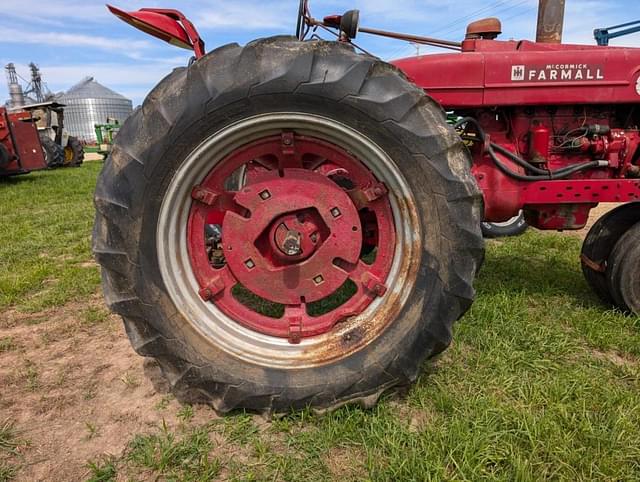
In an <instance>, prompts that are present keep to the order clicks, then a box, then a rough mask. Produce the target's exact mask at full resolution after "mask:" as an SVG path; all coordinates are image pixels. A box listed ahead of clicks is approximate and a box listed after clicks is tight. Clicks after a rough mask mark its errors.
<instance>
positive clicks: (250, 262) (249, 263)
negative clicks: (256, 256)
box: [244, 259, 256, 269]
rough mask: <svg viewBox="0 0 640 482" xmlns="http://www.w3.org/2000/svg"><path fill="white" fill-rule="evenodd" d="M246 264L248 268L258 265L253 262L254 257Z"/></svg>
mask: <svg viewBox="0 0 640 482" xmlns="http://www.w3.org/2000/svg"><path fill="white" fill-rule="evenodd" d="M244 265H245V266H246V267H247V268H248V269H253V268H255V267H256V264H255V263H254V262H253V260H252V259H248V260H246V261H245V262H244Z"/></svg>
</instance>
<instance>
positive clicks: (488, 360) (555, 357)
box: [0, 163, 640, 481]
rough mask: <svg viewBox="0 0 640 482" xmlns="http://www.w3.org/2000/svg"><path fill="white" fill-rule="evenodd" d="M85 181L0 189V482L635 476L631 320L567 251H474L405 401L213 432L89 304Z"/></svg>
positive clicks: (76, 173)
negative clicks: (450, 340)
mask: <svg viewBox="0 0 640 482" xmlns="http://www.w3.org/2000/svg"><path fill="white" fill-rule="evenodd" d="M99 167H100V165H99V163H89V164H86V165H85V166H83V167H82V168H80V169H73V170H59V171H51V172H43V173H37V174H32V175H29V176H26V177H22V178H15V179H9V180H4V181H0V225H1V226H2V229H1V230H0V330H1V331H0V386H2V393H0V481H5V480H10V479H11V478H15V480H32V479H34V478H36V476H37V474H43V473H44V474H47V475H48V476H50V477H51V480H83V479H84V480H94V481H109V480H158V479H159V480H189V481H196V480H202V481H204V480H215V479H222V480H292V481H294V480H295V481H299V480H318V481H320V480H323V481H324V480H341V481H345V480H380V481H386V480H520V481H526V480H571V481H574V480H611V481H617V480H639V479H640V362H639V360H640V320H639V319H637V318H633V317H628V316H623V315H621V314H619V313H616V312H614V311H608V310H607V309H606V308H605V307H603V306H601V305H600V304H599V303H598V301H597V300H596V299H595V297H594V296H593V295H592V294H591V292H590V291H589V289H588V287H587V285H586V283H585V282H584V280H583V279H582V275H581V273H580V270H579V263H578V261H577V260H578V253H579V248H580V239H578V237H575V236H569V235H558V234H546V233H545V234H543V233H538V232H530V233H528V234H526V235H525V236H523V237H520V238H517V239H510V240H505V241H497V242H490V243H489V244H488V252H487V260H486V264H485V266H484V269H483V271H482V273H481V275H480V277H479V279H478V281H477V289H478V299H477V302H476V303H475V305H474V306H473V308H472V310H471V311H470V312H469V313H468V314H467V315H466V316H465V317H464V319H463V320H461V322H460V323H459V324H458V327H457V330H456V336H455V342H454V345H453V346H452V348H451V349H450V350H449V351H448V352H446V354H445V355H444V356H442V357H441V358H440V359H439V360H437V361H436V362H432V363H428V364H426V365H425V367H424V372H423V374H422V376H421V377H420V380H419V381H418V383H417V384H416V385H415V386H414V387H412V388H411V389H410V390H409V391H408V393H406V394H403V395H388V396H386V397H385V398H384V399H383V401H382V402H381V403H380V404H379V405H378V406H377V407H376V408H375V409H373V410H364V409H360V408H357V407H348V408H342V409H340V410H338V411H336V412H334V413H332V414H329V415H326V416H321V417H320V416H315V415H313V414H312V413H310V412H301V413H295V414H291V415H290V416H287V417H284V418H282V419H277V420H272V421H265V420H262V419H261V418H259V417H257V416H254V415H251V414H245V413H236V414H233V415H232V416H228V417H224V418H218V417H217V416H215V414H214V413H213V412H212V411H211V410H209V409H207V408H205V407H190V406H181V405H179V404H178V403H177V402H176V401H175V400H174V399H173V398H172V397H171V396H170V395H169V394H167V393H163V392H162V391H158V390H156V389H155V388H154V386H152V385H151V383H150V382H149V381H148V378H149V377H148V373H147V367H146V366H145V369H144V373H143V368H142V364H141V362H138V358H137V357H135V356H134V355H133V354H131V353H130V352H131V350H130V349H129V348H128V345H127V344H126V341H125V340H124V334H123V333H122V329H121V328H120V326H119V324H118V322H117V320H116V319H115V317H112V316H108V315H107V314H106V312H105V310H104V307H103V306H102V305H101V302H100V297H99V296H98V295H96V293H97V292H98V290H99V274H98V268H97V266H96V265H95V264H94V263H93V262H92V261H91V255H90V249H89V239H90V231H91V224H92V218H93V207H92V204H91V191H92V186H93V184H94V182H95V177H96V175H97V173H98V171H99ZM60 313H63V314H64V316H62V315H60ZM34 330H36V332H37V336H38V338H37V342H36V343H35V345H34V346H33V347H32V340H33V338H29V337H30V336H33V332H34ZM92 339H99V340H104V343H102V344H96V346H95V347H93V346H92V347H91V349H86V350H83V345H84V344H87V343H90V341H91V340H92ZM52 352H55V354H56V357H57V358H53V357H52V358H46V359H45V358H43V357H46V356H49V355H48V354H50V353H52ZM116 358H117V359H118V360H121V359H125V358H126V359H127V360H130V361H127V363H126V364H125V363H124V362H123V363H120V364H118V363H117V362H116V361H115V359H116ZM67 359H68V360H70V362H69V363H66V365H65V362H64V360H67ZM45 360H46V361H45ZM51 360H63V363H62V364H61V365H56V366H58V368H57V369H56V370H53V369H49V368H48V367H49V364H50V363H52V361H51ZM106 362H110V363H111V364H112V365H114V366H111V365H108V366H109V368H106V369H104V368H103V369H101V370H106V373H109V375H108V376H106V377H103V378H100V380H104V384H96V385H95V386H93V385H91V384H92V383H93V382H92V380H96V379H97V378H99V377H100V376H102V375H96V373H98V374H101V373H103V371H100V370H98V369H99V368H100V367H101V366H103V365H104V364H105V363H106ZM67 365H68V366H69V367H74V368H73V369H71V368H69V370H66V369H65V366H67ZM104 366H107V365H104ZM65 370H66V371H65ZM74 370H75V371H74ZM60 373H62V374H63V375H64V374H66V375H64V376H63V375H61V374H60ZM65 376H66V378H65ZM92 387H93V388H92ZM56 390H57V391H56ZM52 393H53V394H57V393H60V397H66V398H64V399H63V400H62V401H60V400H59V399H58V398H55V397H57V395H55V397H54V396H53V395H51V394H52ZM50 404H54V405H53V408H51V406H50ZM100 404H104V405H100ZM105 407H107V408H105ZM107 409H108V410H110V411H111V412H113V414H112V415H110V416H109V417H110V418H109V417H103V416H102V412H105V411H108V410H107ZM25 414H26V415H25ZM4 419H6V420H7V421H6V422H4V423H3V420H4ZM43 425H44V426H46V427H47V434H46V435H45V434H44V433H43V430H42V429H41V427H42V426H43ZM55 427H60V430H62V431H63V432H64V433H63V443H60V442H58V443H50V442H49V441H50V440H51V437H54V436H55V433H54V434H53V435H52V434H51V433H50V432H51V431H53V432H55V431H56V428H55ZM56 440H58V439H56ZM60 445H63V446H65V445H68V446H69V447H73V450H64V448H65V447H62V448H60ZM79 457H80V458H79ZM45 478H48V477H45Z"/></svg>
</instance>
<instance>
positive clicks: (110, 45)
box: [2, 27, 151, 54]
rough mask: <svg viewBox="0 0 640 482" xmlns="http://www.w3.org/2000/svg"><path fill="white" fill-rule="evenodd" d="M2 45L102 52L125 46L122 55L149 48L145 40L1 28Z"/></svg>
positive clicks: (148, 43)
mask: <svg viewBox="0 0 640 482" xmlns="http://www.w3.org/2000/svg"><path fill="white" fill-rule="evenodd" d="M2 35H3V40H2V42H3V43H19V44H25V43H27V44H36V45H53V46H57V47H80V48H81V47H94V48H98V49H103V50H111V51H113V50H114V46H115V45H126V46H127V48H126V49H123V53H125V54H127V52H130V51H131V50H132V49H133V50H139V49H146V48H149V47H150V46H151V42H149V41H147V40H130V39H115V38H107V37H100V36H97V35H83V34H77V33H64V32H43V31H30V30H24V29H17V28H7V27H2Z"/></svg>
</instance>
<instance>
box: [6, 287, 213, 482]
mask: <svg viewBox="0 0 640 482" xmlns="http://www.w3.org/2000/svg"><path fill="white" fill-rule="evenodd" d="M0 320H1V321H0V323H1V324H2V326H3V333H2V337H3V339H5V340H10V342H6V346H7V349H5V350H2V351H0V386H2V391H0V420H1V419H9V420H11V421H13V422H14V424H15V427H16V428H17V429H18V430H19V431H20V434H21V437H22V438H24V439H26V440H28V441H29V448H28V449H27V450H26V451H25V453H24V457H23V461H22V462H19V467H18V472H17V474H16V480H65V481H72V480H83V479H85V478H86V477H87V475H88V474H89V471H88V469H87V467H86V464H87V461H88V460H91V459H95V458H97V457H99V456H101V455H102V454H105V453H109V454H114V455H119V454H120V453H122V451H123V450H124V448H125V447H126V445H127V443H128V442H129V441H130V439H131V438H132V437H133V436H134V435H135V434H136V433H140V432H146V431H149V430H151V429H152V427H155V426H158V425H159V424H161V423H162V421H163V420H166V422H167V423H168V424H169V425H172V424H175V423H177V421H176V416H175V414H176V413H177V412H178V411H179V410H180V405H179V404H178V402H177V401H176V400H175V399H174V398H173V397H172V396H171V395H169V394H168V393H167V392H166V391H163V390H162V387H163V386H165V387H166V385H164V384H163V383H162V378H161V376H160V373H159V369H158V368H157V367H156V365H155V364H154V363H152V362H149V361H146V362H145V360H144V359H143V358H141V357H140V356H138V355H137V354H135V353H134V351H133V350H132V349H131V346H130V344H129V341H128V340H127V338H126V336H125V334H124V330H123V328H122V324H121V321H120V319H119V318H118V317H116V316H113V315H110V314H108V312H107V310H106V308H105V307H104V306H103V304H102V300H101V297H99V296H97V295H96V297H94V298H92V299H91V300H89V301H88V302H86V303H73V304H69V305H66V306H64V307H63V308H58V309H51V310H47V311H44V312H40V313H37V314H24V313H19V312H16V311H5V312H4V313H0ZM154 386H155V387H154ZM197 415H198V417H199V418H200V419H201V421H202V419H203V418H204V419H205V420H206V419H215V418H216V416H215V414H214V412H212V411H211V410H207V409H206V408H203V409H198V411H197Z"/></svg>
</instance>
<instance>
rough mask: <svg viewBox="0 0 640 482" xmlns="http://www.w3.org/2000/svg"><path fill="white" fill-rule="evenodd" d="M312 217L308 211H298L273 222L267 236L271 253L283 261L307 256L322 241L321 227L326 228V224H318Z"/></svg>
mask: <svg viewBox="0 0 640 482" xmlns="http://www.w3.org/2000/svg"><path fill="white" fill-rule="evenodd" d="M314 217H315V216H312V214H311V213H309V212H299V213H296V214H288V215H286V216H282V217H281V218H279V219H278V220H277V221H276V222H274V223H273V227H272V228H271V231H270V236H269V239H270V241H271V247H272V250H273V255H274V256H277V257H278V259H280V260H281V261H283V262H293V261H301V260H303V259H307V258H309V257H310V256H311V255H312V254H313V253H314V252H315V251H316V249H317V248H318V246H319V245H320V243H321V241H322V239H321V233H320V230H321V228H322V227H325V229H326V226H319V224H320V223H317V222H316V220H315V219H313V218H314ZM320 222H321V223H322V220H321V221H320ZM322 224H323V225H324V223H322ZM283 255H284V256H283Z"/></svg>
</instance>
